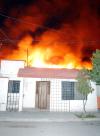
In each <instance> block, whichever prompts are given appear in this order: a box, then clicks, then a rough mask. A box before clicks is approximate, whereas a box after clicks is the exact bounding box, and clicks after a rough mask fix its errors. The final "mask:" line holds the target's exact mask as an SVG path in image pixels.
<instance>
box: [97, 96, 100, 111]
mask: <svg viewBox="0 0 100 136" xmlns="http://www.w3.org/2000/svg"><path fill="white" fill-rule="evenodd" d="M97 106H98V109H100V96H97Z"/></svg>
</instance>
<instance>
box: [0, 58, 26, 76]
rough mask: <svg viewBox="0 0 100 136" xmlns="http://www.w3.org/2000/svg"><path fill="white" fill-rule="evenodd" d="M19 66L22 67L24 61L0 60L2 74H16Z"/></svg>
mask: <svg viewBox="0 0 100 136" xmlns="http://www.w3.org/2000/svg"><path fill="white" fill-rule="evenodd" d="M19 68H24V61H17V60H14V61H13V60H1V72H0V73H1V75H2V76H6V77H7V76H9V77H12V76H17V73H18V70H19Z"/></svg>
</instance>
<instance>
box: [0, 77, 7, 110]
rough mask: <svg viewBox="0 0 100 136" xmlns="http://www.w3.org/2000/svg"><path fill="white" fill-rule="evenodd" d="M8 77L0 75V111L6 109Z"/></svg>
mask: <svg viewBox="0 0 100 136" xmlns="http://www.w3.org/2000/svg"><path fill="white" fill-rule="evenodd" d="M7 92H8V78H2V77H0V111H6V104H7Z"/></svg>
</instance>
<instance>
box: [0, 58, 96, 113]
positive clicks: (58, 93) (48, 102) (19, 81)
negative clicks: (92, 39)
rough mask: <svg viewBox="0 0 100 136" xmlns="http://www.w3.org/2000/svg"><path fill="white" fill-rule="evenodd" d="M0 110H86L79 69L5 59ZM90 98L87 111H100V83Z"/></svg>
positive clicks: (0, 87) (1, 77) (93, 85)
mask: <svg viewBox="0 0 100 136" xmlns="http://www.w3.org/2000/svg"><path fill="white" fill-rule="evenodd" d="M0 71H1V72H0V110H1V111H5V110H8V111H9V110H10V111H11V110H18V111H22V110H27V109H39V110H49V111H67V112H69V111H82V110H83V101H82V95H81V94H80V93H79V92H78V91H77V90H76V82H77V81H76V77H77V74H78V72H79V70H75V69H57V68H56V69H55V68H33V67H24V61H10V60H2V61H1V68H0ZM92 87H93V88H94V91H93V93H92V94H89V95H88V97H87V105H86V109H87V111H96V110H97V96H96V89H95V88H96V86H95V83H93V82H92Z"/></svg>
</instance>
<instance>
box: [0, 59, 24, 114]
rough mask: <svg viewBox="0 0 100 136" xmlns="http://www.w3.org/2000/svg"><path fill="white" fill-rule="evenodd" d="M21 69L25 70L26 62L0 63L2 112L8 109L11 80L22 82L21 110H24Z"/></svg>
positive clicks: (21, 87)
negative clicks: (19, 72) (19, 75)
mask: <svg viewBox="0 0 100 136" xmlns="http://www.w3.org/2000/svg"><path fill="white" fill-rule="evenodd" d="M19 68H24V61H17V60H14V61H13V60H1V62H0V76H1V78H0V110H1V111H5V110H6V107H7V94H8V82H9V80H16V81H17V80H18V81H20V90H19V108H18V110H19V111H21V110H22V102H23V78H18V77H17V74H18V70H19Z"/></svg>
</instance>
